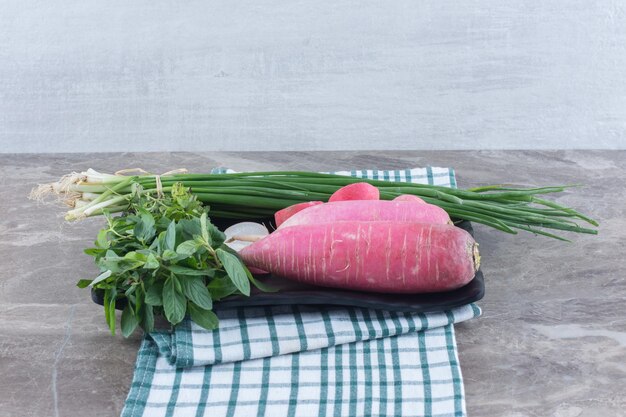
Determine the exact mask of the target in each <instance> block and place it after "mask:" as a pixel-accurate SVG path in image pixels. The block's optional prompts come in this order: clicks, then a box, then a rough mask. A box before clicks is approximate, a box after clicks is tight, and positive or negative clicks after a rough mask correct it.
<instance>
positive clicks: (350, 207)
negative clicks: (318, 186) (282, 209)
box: [279, 200, 451, 229]
mask: <svg viewBox="0 0 626 417" xmlns="http://www.w3.org/2000/svg"><path fill="white" fill-rule="evenodd" d="M351 220H355V221H357V220H358V221H403V222H417V223H437V224H447V223H450V222H451V221H450V216H449V215H448V213H446V211H445V210H444V209H442V208H440V207H437V206H435V205H432V204H424V203H419V202H415V201H388V200H375V201H373V200H372V201H336V202H334V203H326V204H319V205H317V206H313V207H309V208H307V209H306V210H303V211H301V212H299V213H297V214H295V215H293V216H292V217H290V218H289V219H288V220H287V221H285V222H284V223H282V224H281V226H280V227H279V229H282V228H285V227H289V226H296V225H300V224H317V223H333V222H338V221H351Z"/></svg>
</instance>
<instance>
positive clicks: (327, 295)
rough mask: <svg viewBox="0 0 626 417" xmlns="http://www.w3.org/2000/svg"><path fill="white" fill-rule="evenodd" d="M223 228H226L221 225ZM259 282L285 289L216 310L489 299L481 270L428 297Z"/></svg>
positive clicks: (427, 305)
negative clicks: (458, 284)
mask: <svg viewBox="0 0 626 417" xmlns="http://www.w3.org/2000/svg"><path fill="white" fill-rule="evenodd" d="M219 226H220V228H222V227H224V226H226V224H220V225H219ZM457 226H458V227H460V228H462V229H464V230H467V231H468V232H469V233H470V234H472V235H473V229H472V225H471V224H470V222H467V221H464V222H461V223H458V224H457ZM258 279H260V280H262V281H263V282H265V283H268V284H272V285H278V286H280V287H281V288H282V289H281V290H280V291H279V292H275V293H264V292H259V291H253V292H252V294H251V295H250V297H245V296H231V297H228V298H225V299H224V300H222V301H215V302H214V304H213V309H214V310H221V309H225V308H233V307H249V306H275V305H305V304H308V305H326V306H351V307H363V308H372V309H383V310H389V311H400V312H424V313H426V312H435V311H444V310H449V309H451V308H454V307H459V306H462V305H465V304H468V303H472V302H474V301H478V300H480V299H481V298H483V296H484V295H485V280H484V277H483V273H482V271H480V270H478V271H477V272H476V275H475V276H474V279H472V280H471V281H470V282H469V283H468V284H467V285H465V286H463V287H461V288H458V289H456V290H453V291H446V292H438V293H428V294H379V293H369V292H362V291H349V290H339V289H335V288H324V287H318V286H313V285H304V284H300V283H297V282H292V281H287V280H284V279H282V278H279V277H275V276H271V275H261V276H259V277H258ZM91 299H92V300H93V301H94V302H95V303H96V304H100V305H103V304H104V294H103V291H102V290H95V289H92V291H91ZM125 305H126V300H124V299H121V300H118V301H117V302H116V306H115V308H117V309H118V310H121V309H123V308H124V307H125Z"/></svg>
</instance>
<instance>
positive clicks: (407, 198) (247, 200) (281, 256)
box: [31, 169, 598, 336]
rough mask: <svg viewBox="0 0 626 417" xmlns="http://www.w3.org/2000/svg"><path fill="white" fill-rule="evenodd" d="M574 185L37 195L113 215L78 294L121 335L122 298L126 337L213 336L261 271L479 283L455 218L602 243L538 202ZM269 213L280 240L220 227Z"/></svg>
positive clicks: (252, 185) (44, 190) (120, 181)
mask: <svg viewBox="0 0 626 417" xmlns="http://www.w3.org/2000/svg"><path fill="white" fill-rule="evenodd" d="M566 188H567V187H566V186H556V187H541V188H510V187H505V186H487V187H479V188H473V189H468V190H460V189H452V188H447V187H439V186H432V185H423V184H414V183H397V182H389V181H384V180H367V179H358V178H354V177H347V176H341V175H332V174H320V173H313V172H297V171H284V172H282V171H279V172H249V173H235V174H219V175H212V174H187V173H175V172H171V173H167V174H163V175H150V174H148V173H146V172H145V171H142V172H141V175H131V176H125V175H117V174H116V175H110V174H102V173H99V172H97V171H94V170H91V169H90V170H88V171H86V172H83V173H80V174H79V173H73V174H69V175H66V176H64V177H63V178H61V180H60V181H58V182H56V183H52V184H44V185H40V186H39V187H37V188H36V189H35V190H33V192H32V193H31V197H32V198H35V199H43V198H44V197H45V196H46V195H48V194H56V195H57V196H58V197H59V198H60V199H62V200H63V201H64V202H65V203H66V204H67V205H69V206H70V207H71V209H70V210H69V211H68V212H67V214H66V216H65V217H66V219H67V220H70V221H72V220H78V219H83V218H86V217H89V216H97V215H103V216H104V217H105V218H106V221H107V227H106V228H104V229H102V230H101V231H100V232H99V233H98V237H97V239H96V243H95V247H93V248H90V249H87V250H86V251H85V252H86V253H87V254H88V255H91V256H93V257H94V259H95V263H96V265H97V266H98V267H99V268H100V272H101V273H100V275H99V276H98V277H97V278H95V279H93V280H80V281H79V283H78V286H79V287H82V288H85V287H90V288H92V289H94V290H95V291H100V292H101V293H103V298H104V313H105V317H106V321H107V323H108V325H109V327H110V329H111V332H112V333H115V328H116V322H115V308H116V307H117V306H119V304H120V303H123V304H124V306H123V308H124V309H123V312H122V316H121V330H122V334H123V335H124V336H128V335H130V334H131V333H132V332H133V331H134V330H135V329H136V328H137V327H141V328H143V329H144V330H145V331H147V332H150V331H152V330H153V328H154V317H155V316H156V315H162V316H164V317H165V318H166V319H167V320H168V321H169V322H170V323H171V324H172V325H176V324H178V323H180V322H181V321H182V320H183V319H184V317H185V316H186V315H189V316H190V317H191V319H192V320H193V321H195V322H196V323H197V324H198V325H200V326H202V327H204V328H207V329H213V328H215V327H216V326H217V325H218V319H217V316H216V315H215V314H214V313H213V311H212V309H213V301H215V300H221V299H223V298H224V297H228V296H231V295H235V294H238V295H245V296H249V295H250V284H251V283H252V284H253V285H255V286H256V287H257V288H258V289H259V290H261V291H273V290H274V289H272V288H270V287H269V286H267V285H265V284H263V283H262V282H259V281H256V280H255V278H254V277H253V275H252V273H251V272H250V269H252V270H253V271H255V273H257V272H258V273H261V272H271V273H274V274H276V275H280V276H283V277H286V278H289V279H292V280H296V281H300V282H304V283H308V284H314V285H321V286H330V287H338V288H344V289H353V290H359V291H375V292H387V293H422V292H439V291H448V290H452V289H456V288H459V287H461V286H463V285H465V284H467V283H468V282H469V281H470V280H471V279H472V278H473V277H474V275H475V272H476V271H477V270H478V267H479V264H480V257H479V254H478V245H477V244H476V242H475V241H474V239H473V238H472V237H471V236H470V235H469V234H468V233H467V232H465V231H464V230H462V229H460V228H457V227H455V226H454V224H455V223H456V222H458V221H462V220H469V221H473V222H477V223H482V224H484V225H487V226H490V227H493V228H495V229H498V230H501V231H503V232H506V233H512V234H516V233H517V231H518V230H523V231H528V232H532V233H535V234H540V235H544V236H548V237H551V238H555V239H560V240H567V239H565V238H564V237H562V236H560V235H557V234H555V233H554V232H553V230H558V231H567V232H575V233H587V234H596V233H597V231H596V230H595V229H593V228H590V227H583V226H581V225H580V224H579V223H581V222H586V223H588V224H590V225H592V226H597V225H598V224H597V222H595V221H594V220H593V219H591V218H589V217H587V216H585V215H584V214H582V213H579V212H577V211H576V210H574V209H572V208H568V207H564V206H561V205H559V204H556V203H555V202H552V201H549V200H546V199H544V198H541V197H540V196H541V195H542V194H551V193H558V192H562V191H564V190H565V189H566ZM205 204H206V206H205ZM209 205H210V212H209ZM112 213H122V214H121V215H120V216H117V217H113V216H112ZM209 214H210V217H211V219H210V220H209ZM272 216H274V218H275V223H276V226H277V230H276V231H274V232H273V233H271V234H269V235H268V231H267V229H266V228H265V227H264V226H263V225H260V224H255V223H250V222H244V223H239V224H237V225H235V226H232V227H231V228H229V229H227V230H226V233H229V231H230V233H231V234H232V236H230V235H229V237H228V238H227V236H226V235H225V234H224V233H223V232H221V231H220V230H218V228H217V227H216V226H215V225H214V224H212V223H211V221H216V220H223V219H228V220H230V221H232V220H234V219H241V220H257V221H258V220H261V219H268V218H270V217H272ZM236 250H237V251H239V252H236ZM244 262H245V264H244ZM248 267H249V268H250V269H248Z"/></svg>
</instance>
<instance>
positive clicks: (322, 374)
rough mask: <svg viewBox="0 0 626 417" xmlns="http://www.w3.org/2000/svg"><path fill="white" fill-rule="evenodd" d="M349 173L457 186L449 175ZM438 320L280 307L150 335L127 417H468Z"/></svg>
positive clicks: (448, 320)
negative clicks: (205, 325)
mask: <svg viewBox="0 0 626 417" xmlns="http://www.w3.org/2000/svg"><path fill="white" fill-rule="evenodd" d="M338 173H341V174H346V175H354V176H362V177H368V178H380V179H387V180H391V181H412V182H422V183H430V184H436V185H445V186H453V187H454V186H455V185H456V183H455V180H454V173H453V171H452V170H448V169H446V168H424V169H411V170H402V171H372V170H369V171H351V172H338ZM478 315H480V309H479V308H478V307H477V306H475V305H474V304H470V305H467V306H463V307H459V308H456V309H453V310H450V311H447V312H440V313H397V312H387V311H382V310H369V309H361V308H348V307H343V308H341V307H316V306H276V307H266V308H260V307H254V308H245V309H231V310H224V311H220V312H219V313H218V316H219V317H220V327H219V329H217V330H214V331H207V330H204V329H202V328H200V327H198V326H196V325H195V324H194V323H192V322H190V321H184V322H183V323H181V324H180V325H178V326H177V327H176V328H175V330H174V331H173V332H154V333H151V334H149V335H146V336H145V338H144V340H143V342H142V344H141V347H140V349H139V353H138V357H137V363H136V367H135V373H134V376H133V381H132V384H131V389H130V392H129V394H128V398H127V400H126V404H125V407H124V409H123V411H122V416H124V417H131V416H207V417H208V416H212V417H213V416H214V417H219V416H244V417H248V416H272V417H283V416H285V417H291V416H351V417H352V416H381V417H383V416H384V417H403V416H464V415H465V401H464V391H463V381H462V376H461V369H460V366H459V361H458V356H457V351H456V342H455V336H454V327H453V323H458V322H460V321H464V320H468V319H470V318H473V317H476V316H478Z"/></svg>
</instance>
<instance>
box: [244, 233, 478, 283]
mask: <svg viewBox="0 0 626 417" xmlns="http://www.w3.org/2000/svg"><path fill="white" fill-rule="evenodd" d="M477 246H478V245H477V244H476V242H475V241H474V239H473V238H472V236H471V235H470V234H469V233H467V232H466V231H464V230H462V229H459V228H457V227H455V226H452V225H446V224H425V223H407V222H388V221H381V222H371V221H370V222H363V221H345V222H335V223H324V224H306V225H300V226H292V227H286V228H283V229H279V230H277V231H275V232H274V233H272V234H270V235H269V236H267V237H265V238H263V239H261V240H259V241H257V242H255V243H253V244H252V245H250V246H248V247H246V248H245V249H243V250H242V251H241V252H240V255H241V257H242V258H243V260H244V262H245V263H246V264H247V265H249V266H253V267H256V268H260V269H263V270H266V271H269V272H271V273H273V274H276V275H279V276H282V277H285V278H287V279H291V280H295V281H299V282H302V283H306V284H313V285H320V286H326V287H335V288H342V289H351V290H359V291H369V292H382V293H427V292H440V291H449V290H453V289H456V288H460V287H462V286H464V285H466V284H467V283H468V282H469V281H471V280H472V278H473V277H474V275H475V273H476V270H477V269H478V265H479V256H478V250H477Z"/></svg>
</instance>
